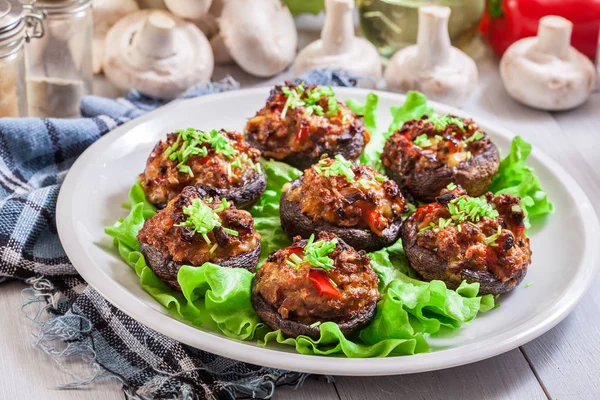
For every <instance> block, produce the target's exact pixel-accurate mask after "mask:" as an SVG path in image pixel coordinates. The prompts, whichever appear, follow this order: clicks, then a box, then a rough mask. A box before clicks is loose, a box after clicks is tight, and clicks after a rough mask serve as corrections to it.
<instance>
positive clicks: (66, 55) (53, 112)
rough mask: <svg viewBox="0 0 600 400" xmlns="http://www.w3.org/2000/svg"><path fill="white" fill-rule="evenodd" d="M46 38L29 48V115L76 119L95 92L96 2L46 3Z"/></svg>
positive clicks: (41, 4)
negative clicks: (94, 30) (87, 95)
mask: <svg viewBox="0 0 600 400" xmlns="http://www.w3.org/2000/svg"><path fill="white" fill-rule="evenodd" d="M35 4H36V6H37V8H39V9H40V10H41V11H42V12H44V13H45V14H46V20H45V21H44V25H45V30H46V34H45V35H44V37H43V38H42V39H41V40H37V41H36V42H35V43H31V45H29V46H27V49H26V55H27V57H26V59H27V99H28V108H29V115H30V116H36V117H57V118H76V117H78V116H79V115H80V111H79V110H80V108H79V107H80V102H81V98H82V97H83V96H84V95H86V94H90V93H91V92H92V81H93V71H92V35H93V22H92V9H91V7H90V6H91V4H92V0H62V1H58V0H42V1H37V2H36V3H35Z"/></svg>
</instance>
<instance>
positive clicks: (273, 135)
mask: <svg viewBox="0 0 600 400" xmlns="http://www.w3.org/2000/svg"><path fill="white" fill-rule="evenodd" d="M244 133H245V136H246V140H247V141H248V142H249V143H250V144H251V145H252V146H255V147H256V148H258V149H259V150H260V151H261V152H262V153H263V156H264V157H267V158H274V159H276V160H280V161H283V162H285V163H288V164H290V165H291V166H293V167H296V168H299V169H306V168H308V167H310V166H311V165H312V164H314V163H316V162H318V161H319V159H320V158H321V156H322V155H323V154H326V155H329V156H331V157H333V156H335V155H336V154H341V155H343V156H344V158H346V159H349V160H355V159H357V158H359V157H360V155H361V154H362V152H363V150H364V148H365V145H366V144H367V143H368V142H369V140H370V133H369V131H368V130H367V128H366V127H365V125H364V122H363V120H362V117H361V116H358V115H356V114H354V113H353V112H352V111H350V109H349V108H348V107H347V106H346V105H345V104H343V103H342V102H340V101H338V100H337V98H336V97H335V94H334V92H333V89H332V88H331V87H329V86H316V85H310V86H307V85H305V84H304V83H300V84H297V85H296V84H293V83H292V82H286V85H285V86H276V87H275V88H274V89H272V90H271V94H270V96H269V99H268V100H267V104H266V105H265V106H264V107H263V108H262V109H261V110H259V111H258V112H257V113H256V115H255V116H254V117H252V118H250V119H249V120H248V123H247V124H246V128H245V131H244Z"/></svg>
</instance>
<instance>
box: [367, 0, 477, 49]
mask: <svg viewBox="0 0 600 400" xmlns="http://www.w3.org/2000/svg"><path fill="white" fill-rule="evenodd" d="M356 5H357V8H358V12H359V18H360V26H361V29H362V32H363V35H364V36H365V37H366V38H367V39H369V40H370V41H371V42H372V43H373V44H374V45H375V46H376V47H377V49H378V50H379V53H380V54H381V55H382V56H383V57H385V58H389V57H391V56H392V54H394V53H395V52H396V51H397V50H399V49H402V48H404V47H406V46H410V45H413V44H415V43H416V42H417V25H418V8H419V7H421V6H425V5H440V6H447V7H450V8H451V9H452V14H451V15H450V21H449V23H448V30H449V31H450V39H451V40H452V44H453V45H454V46H456V47H461V48H465V47H467V46H468V45H469V44H470V42H471V40H472V39H473V38H474V37H475V35H476V34H477V32H478V29H479V23H480V21H481V17H482V16H483V11H484V8H485V0H356Z"/></svg>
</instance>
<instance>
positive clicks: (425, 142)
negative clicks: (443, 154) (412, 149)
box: [414, 133, 431, 147]
mask: <svg viewBox="0 0 600 400" xmlns="http://www.w3.org/2000/svg"><path fill="white" fill-rule="evenodd" d="M414 144H416V145H417V146H419V147H430V146H431V140H429V137H428V136H427V134H426V133H424V134H422V135H419V136H417V137H416V138H415V140H414Z"/></svg>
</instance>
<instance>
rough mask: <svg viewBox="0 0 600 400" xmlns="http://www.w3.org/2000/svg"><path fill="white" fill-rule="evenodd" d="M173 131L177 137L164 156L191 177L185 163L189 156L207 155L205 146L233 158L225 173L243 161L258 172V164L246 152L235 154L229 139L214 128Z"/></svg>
mask: <svg viewBox="0 0 600 400" xmlns="http://www.w3.org/2000/svg"><path fill="white" fill-rule="evenodd" d="M175 133H177V135H178V136H177V139H175V142H173V144H172V145H171V146H169V147H168V148H167V150H165V157H168V158H169V159H170V160H173V161H175V160H176V161H178V162H179V163H178V164H177V170H178V171H179V172H181V173H184V174H189V175H190V176H191V177H193V176H194V173H193V171H192V169H191V168H190V167H189V166H188V165H186V163H187V162H188V160H189V158H190V157H191V156H196V155H197V156H200V157H206V156H207V155H208V149H207V146H209V147H212V148H213V149H214V151H215V153H217V154H222V155H223V156H225V157H226V158H228V159H230V160H233V161H232V162H231V165H230V166H228V170H227V173H228V175H229V176H231V167H237V168H244V166H243V163H249V164H251V166H252V167H253V168H254V169H256V171H257V172H259V173H260V166H259V167H256V166H257V165H258V164H255V163H254V162H253V161H252V160H250V158H249V157H248V155H247V154H246V153H242V154H240V155H239V156H237V155H238V154H239V153H240V152H239V151H238V150H236V149H235V148H234V147H233V146H232V145H231V143H230V142H229V139H227V138H226V137H225V136H224V135H223V134H222V133H220V132H218V131H217V130H216V129H213V130H211V131H201V130H198V129H194V128H187V129H184V130H178V131H175ZM236 156H237V157H236Z"/></svg>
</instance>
